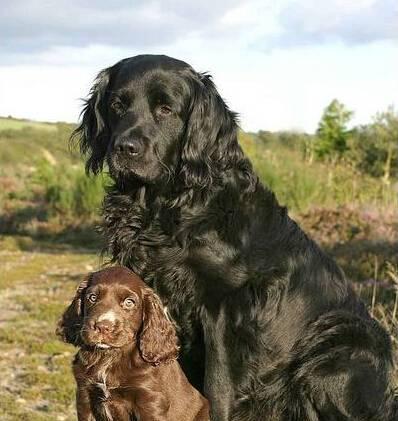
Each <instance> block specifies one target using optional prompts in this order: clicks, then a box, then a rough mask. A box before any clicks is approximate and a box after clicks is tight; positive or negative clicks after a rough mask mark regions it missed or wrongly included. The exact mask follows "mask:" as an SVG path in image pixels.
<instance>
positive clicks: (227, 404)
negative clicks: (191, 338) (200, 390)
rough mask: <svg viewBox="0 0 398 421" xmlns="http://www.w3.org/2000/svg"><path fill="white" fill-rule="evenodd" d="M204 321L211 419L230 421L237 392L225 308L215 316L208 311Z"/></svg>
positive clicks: (204, 315) (206, 385)
mask: <svg viewBox="0 0 398 421" xmlns="http://www.w3.org/2000/svg"><path fill="white" fill-rule="evenodd" d="M202 322H203V332H204V342H205V350H206V355H205V380H204V392H205V396H206V397H207V398H208V399H209V401H210V414H211V416H210V418H211V420H212V421H228V420H229V419H230V417H231V411H232V405H233V402H234V390H233V384H232V379H231V378H230V368H229V358H228V353H227V350H226V346H225V337H226V335H225V330H226V314H225V309H224V308H220V309H219V311H217V312H216V313H213V312H211V313H210V312H209V311H207V310H205V311H204V313H203V319H202Z"/></svg>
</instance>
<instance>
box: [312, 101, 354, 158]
mask: <svg viewBox="0 0 398 421" xmlns="http://www.w3.org/2000/svg"><path fill="white" fill-rule="evenodd" d="M352 114H353V113H352V111H348V110H347V109H346V108H345V106H344V105H343V104H341V103H340V102H339V101H337V99H334V100H333V101H332V102H331V103H330V104H329V105H328V106H327V107H326V108H325V110H324V112H323V115H322V118H321V121H320V122H319V126H318V130H317V137H316V142H315V154H316V155H317V157H318V158H327V159H330V160H331V161H335V160H336V159H338V158H339V157H341V155H343V154H344V152H346V150H347V149H348V146H347V139H348V137H349V134H350V132H349V131H348V130H347V123H348V122H349V121H350V119H351V117H352Z"/></svg>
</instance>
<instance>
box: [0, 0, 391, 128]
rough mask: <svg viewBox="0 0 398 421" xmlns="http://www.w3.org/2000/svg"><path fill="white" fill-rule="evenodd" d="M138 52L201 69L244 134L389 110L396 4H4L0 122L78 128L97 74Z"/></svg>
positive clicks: (366, 0)
mask: <svg viewBox="0 0 398 421" xmlns="http://www.w3.org/2000/svg"><path fill="white" fill-rule="evenodd" d="M143 53H151V54H157V53H161V54H167V55H170V56H173V57H176V58H179V59H182V60H185V61H187V62H188V63H190V64H191V65H193V67H194V68H196V69H197V70H198V71H209V72H210V73H211V74H212V75H213V77H214V80H215V82H216V84H217V86H218V88H219V91H220V92H221V94H222V96H223V97H224V98H225V100H226V101H227V103H228V104H229V105H230V107H231V108H232V109H233V110H235V111H237V112H238V113H239V114H240V116H241V117H240V119H241V125H242V127H243V128H244V129H246V130H253V131H256V130H259V129H264V130H284V129H295V130H306V131H308V132H313V131H314V130H315V129H316V126H317V123H318V121H319V118H320V116H321V114H322V110H323V109H324V107H325V106H326V105H327V104H328V103H329V102H330V101H331V100H332V99H333V98H338V99H339V100H340V101H342V102H343V103H344V104H346V106H347V107H348V108H349V109H351V110H353V111H354V112H355V117H354V121H353V123H355V124H360V123H366V122H369V121H370V120H371V117H372V116H373V115H374V114H375V113H376V112H378V111H382V110H384V109H386V108H387V106H388V105H390V104H395V105H396V106H397V105H398V1H397V0H300V1H294V0H278V1H275V0H273V1H269V0H262V1H257V0H246V1H239V0H229V1H226V0H218V1H209V0H202V1H201V2H190V1H181V0H168V1H151V0H146V1H134V0H130V1H127V0H115V1H111V0H98V1H78V0H13V1H11V0H5V2H4V1H3V2H2V13H1V16H0V115H13V116H16V117H26V118H32V119H38V120H48V121H57V120H62V121H71V122H73V121H77V119H78V115H79V111H80V107H81V101H80V98H82V97H85V96H86V95H87V92H88V90H89V88H90V85H91V82H92V80H93V78H94V77H95V75H96V73H98V71H99V70H100V69H102V68H104V67H107V66H109V65H111V64H113V63H114V62H116V61H118V60H120V59H122V58H124V57H129V56H133V55H136V54H143Z"/></svg>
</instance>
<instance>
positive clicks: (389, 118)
mask: <svg viewBox="0 0 398 421" xmlns="http://www.w3.org/2000/svg"><path fill="white" fill-rule="evenodd" d="M372 126H373V130H374V135H375V141H376V145H377V148H378V149H379V150H380V151H381V152H382V155H383V178H382V179H383V182H384V183H386V184H389V183H390V178H391V173H392V171H394V170H396V169H397V167H398V163H397V161H398V113H397V112H396V111H395V110H394V107H393V106H390V107H388V109H387V111H384V112H382V113H379V114H377V115H376V117H375V119H374V123H373V125H372Z"/></svg>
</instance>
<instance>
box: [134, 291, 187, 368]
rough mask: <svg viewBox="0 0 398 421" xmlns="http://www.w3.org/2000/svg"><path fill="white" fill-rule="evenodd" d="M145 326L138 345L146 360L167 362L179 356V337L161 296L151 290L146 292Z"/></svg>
mask: <svg viewBox="0 0 398 421" xmlns="http://www.w3.org/2000/svg"><path fill="white" fill-rule="evenodd" d="M143 307H144V308H143V326H142V332H141V335H140V338H139V342H138V346H139V349H140V353H141V356H142V358H143V359H144V361H146V362H148V363H151V364H153V365H159V364H165V363H168V362H171V361H173V360H176V359H177V357H178V349H179V347H178V339H177V335H176V332H175V329H174V326H173V324H172V323H171V321H170V320H169V319H168V318H167V316H166V314H165V312H164V309H163V306H162V303H161V301H160V299H159V297H158V296H157V295H156V294H155V293H154V292H153V291H152V290H151V289H146V290H145V293H144V306H143Z"/></svg>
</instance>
